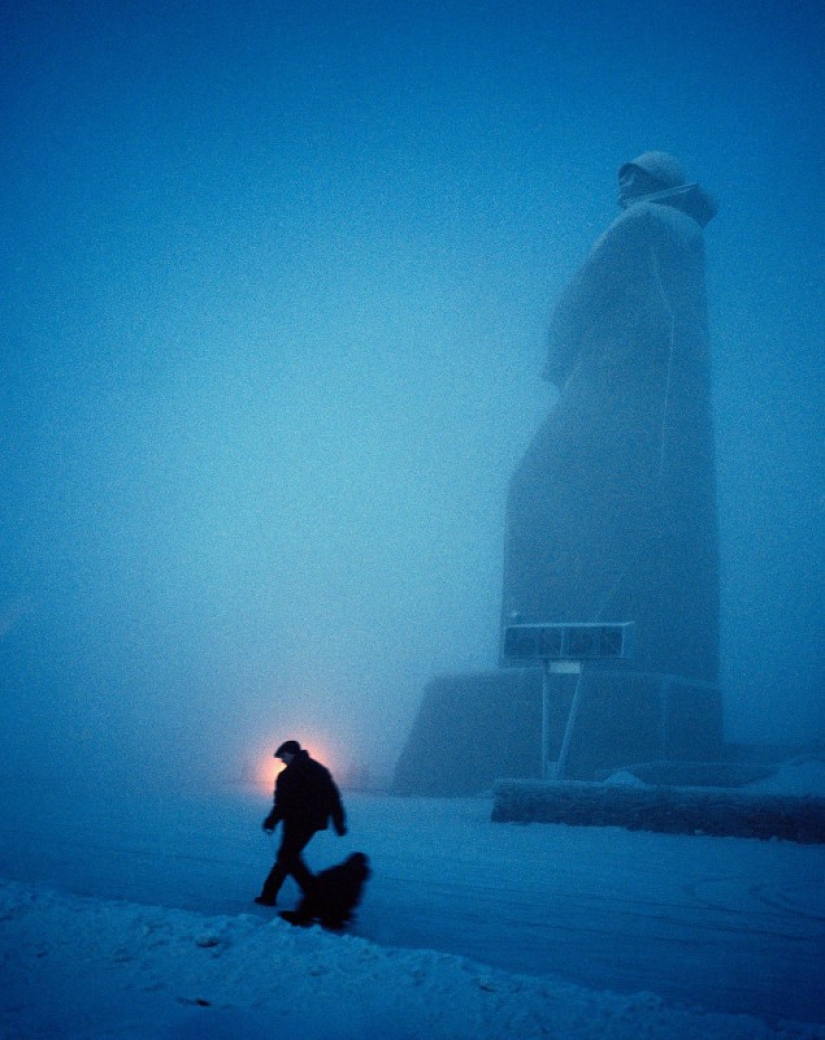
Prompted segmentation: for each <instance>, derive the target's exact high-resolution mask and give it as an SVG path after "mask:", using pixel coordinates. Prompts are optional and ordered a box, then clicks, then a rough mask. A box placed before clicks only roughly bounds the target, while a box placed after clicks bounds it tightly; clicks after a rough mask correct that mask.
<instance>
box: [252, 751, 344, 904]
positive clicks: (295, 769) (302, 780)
mask: <svg viewBox="0 0 825 1040" xmlns="http://www.w3.org/2000/svg"><path fill="white" fill-rule="evenodd" d="M274 757H275V758H279V759H280V760H281V761H282V762H283V763H284V766H285V767H286V768H285V769H283V770H282V771H281V772H280V773H279V774H278V777H277V779H276V781H275V799H274V803H273V806H272V811H271V812H270V814H269V815H268V816H267V818H266V819H265V820H264V822H263V829H264V830H265V831H266V832H267V833H268V834H271V833H272V832H273V831H274V830H275V827H276V826H277V825H278V824H279V823H281V824H282V825H283V826H282V829H281V844H280V847H279V849H278V854H277V856H276V858H275V865H274V866H273V868H272V870H271V871H270V872H269V876H268V877H267V879H266V881H265V882H264V886H263V890H262V891H261V894H260V895H259V896H257V897H256V898H255V902H256V903H260V904H261V905H262V906H275V904H276V901H277V897H278V892H279V890H280V888H281V885H282V884H283V883H284V880H285V879H286V877H287V875H288V874H291V875H292V877H293V878H295V881H296V882H297V884H298V886H299V888H300V889H301V891H302V892H303V893H304V894H305V895H306V894H307V893H308V892H309V890H310V888H311V887H312V880H313V875H312V872H311V871H310V869H309V867H307V865H306V863H305V862H304V860H303V858H302V856H301V853H302V852H303V851H304V849H305V848H306V847H307V845H308V844H309V842H310V840H311V839H312V837H313V835H314V834H315V833H316V832H317V831H323V830H326V829H327V827H328V826H329V821H330V819H331V820H332V825H333V827H334V828H335V831H336V833H337V834H339V835H340V836H341V837H343V836H344V835H345V834H346V833H347V827H346V817H345V815H344V806H343V804H342V802H341V795H340V792H339V791H338V788H337V787H336V785H335V781H334V780H333V779H332V775H331V773H330V772H329V770H328V769H327V768H326V767H325V766H323V765H321V763H320V762H316V761H315V759H313V758H310V756H309V752H307V751H304V750H303V748H302V747H301V745H300V744H299V743H298V741H297V740H287V741H285V742H284V743H283V744H281V746H280V747H279V748H278V750H277V751H276V752H275V756H274Z"/></svg>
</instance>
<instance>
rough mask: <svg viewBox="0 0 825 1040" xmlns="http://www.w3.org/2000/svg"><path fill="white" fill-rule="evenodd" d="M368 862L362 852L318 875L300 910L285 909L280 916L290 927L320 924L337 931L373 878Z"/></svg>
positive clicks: (349, 916)
mask: <svg viewBox="0 0 825 1040" xmlns="http://www.w3.org/2000/svg"><path fill="white" fill-rule="evenodd" d="M368 864H369V861H368V859H367V857H366V856H365V855H364V853H363V852H354V853H353V854H352V855H351V856H348V857H347V859H345V860H344V862H343V863H339V864H338V865H337V866H335V867H330V868H329V869H328V870H322V871H321V872H320V873H319V874H316V875H315V878H314V879H313V881H312V885H311V886H310V888H309V890H308V891H307V893H306V894H305V895H304V897H303V899H302V900H301V902H300V904H299V906H298V909H297V910H291V911H290V910H284V911H282V912H281V917H283V918H284V920H285V921H289V922H290V923H291V924H298V925H310V924H312V923H313V922H315V921H318V922H319V923H320V924H321V926H322V927H323V928H329V929H332V930H334V931H337V930H339V929H341V928H343V927H344V926H345V925H346V924H347V922H348V921H349V920H350V919H351V918H352V914H353V911H354V910H355V907H356V906H357V905H358V903H359V902H360V901H361V895H362V892H363V889H364V885H365V883H366V882H367V880H368V878H369V876H370V868H369V865H368Z"/></svg>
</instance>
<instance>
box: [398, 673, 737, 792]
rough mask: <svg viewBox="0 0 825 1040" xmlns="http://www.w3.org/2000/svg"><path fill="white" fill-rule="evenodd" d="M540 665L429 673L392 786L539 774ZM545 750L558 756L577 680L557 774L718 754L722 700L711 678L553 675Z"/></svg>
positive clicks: (590, 774)
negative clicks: (570, 726)
mask: <svg viewBox="0 0 825 1040" xmlns="http://www.w3.org/2000/svg"><path fill="white" fill-rule="evenodd" d="M542 679H543V675H542V670H541V669H539V668H525V669H520V670H517V671H516V670H513V671H509V670H508V671H504V670H502V671H496V672H489V673H480V674H475V675H452V676H441V677H438V678H434V679H433V680H431V681H430V682H429V683H428V684H427V687H426V688H425V691H424V698H423V701H422V704H421V708H420V709H419V713H418V717H417V718H416V720H415V723H414V724H413V728H412V732H411V733H410V736H409V738H408V740H407V743H406V745H405V747H404V749H403V751H402V753H401V756H400V758H399V761H398V764H397V766H396V769H395V775H394V778H393V784H392V791H393V793H395V794H404V795H412V794H415V795H437V796H440V797H445V796H447V797H449V796H457V795H472V794H482V793H484V792H487V791H490V790H492V787H493V784H494V782H495V781H496V779H498V778H499V777H502V776H508V777H512V778H514V779H541V778H542V775H543V769H542V761H541V756H542ZM549 681H550V691H549V692H550V699H549V709H550V710H549V718H548V723H549V741H548V745H549V746H548V751H549V755H550V758H551V759H553V758H556V759H557V758H558V756H559V753H560V751H561V746H562V741H563V739H564V733H565V729H566V726H567V721H568V718H569V715H570V707H571V704H572V701H573V696H574V694H575V690H576V683H577V682H581V690H580V698H579V709H578V713H577V716H576V720H575V723H574V726H573V730H572V733H571V739H570V745H569V751H568V756H567V762H566V771H565V778H566V779H573V780H593V779H595V778H597V777H600V776H604V775H605V773H606V772H610V771H614V770H618V769H621V768H622V767H623V766H626V765H629V764H631V763H633V764H635V763H640V762H661V761H682V762H702V761H708V762H709V761H718V760H719V759H720V757H721V756H722V699H721V694H720V691H719V688H718V687H717V686H715V685H713V684H710V683H704V682H700V681H698V680H692V679H688V678H684V677H679V676H670V675H660V674H657V673H649V672H644V673H641V672H632V671H630V670H627V671H624V670H622V671H619V670H609V671H608V670H603V671H595V670H594V671H588V670H587V668H585V671H584V672H583V673H582V674H581V675H580V676H576V675H551V676H550V677H549Z"/></svg>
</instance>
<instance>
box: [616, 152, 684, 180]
mask: <svg viewBox="0 0 825 1040" xmlns="http://www.w3.org/2000/svg"><path fill="white" fill-rule="evenodd" d="M630 166H635V167H637V168H638V169H640V170H644V172H645V173H646V174H648V175H649V176H650V177H653V178H654V180H656V181H658V182H659V183H660V184H661V185H662V188H679V187H681V186H682V185H683V184H684V183H685V171H684V170H683V169H682V164H681V163H680V162H679V160H678V159H676V158H674V157H673V156H672V155H668V153H667V152H642V154H641V155H640V156H638V157H637V158H636V159H634V160H633V161H632V162H627V163H625V164H624V165H623V166H621V167H620V168H619V177H621V176H622V174H623V173H624V172H625V170H627V169H628V167H630Z"/></svg>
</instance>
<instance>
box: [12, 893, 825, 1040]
mask: <svg viewBox="0 0 825 1040" xmlns="http://www.w3.org/2000/svg"><path fill="white" fill-rule="evenodd" d="M0 951H1V952H2V958H3V971H2V982H0V1034H1V1035H2V1036H3V1037H4V1038H6V1040H35V1038H36V1040H43V1038H45V1037H71V1038H72V1040H91V1038H95V1040H109V1038H111V1040H115V1038H138V1037H139V1038H141V1040H156V1038H167V1040H194V1038H196V1037H197V1038H198V1040H230V1038H231V1040H264V1038H266V1040H271V1038H272V1037H273V1036H279V1035H280V1036H284V1035H295V1036H300V1037H301V1038H302V1040H356V1038H367V1037H369V1038H377V1040H419V1038H421V1037H427V1038H428V1040H448V1038H449V1040H462V1038H467V1040H471V1038H472V1040H501V1038H502V1037H519V1038H521V1040H530V1038H533V1037H536V1038H538V1037H542V1038H545V1040H546V1038H548V1037H552V1038H557V1040H574V1038H575V1040H590V1038H592V1040H640V1038H641V1037H645V1038H648V1040H656V1038H661V1040H689V1038H690V1040H769V1038H773V1040H823V1038H825V1028H823V1027H818V1026H806V1025H798V1024H793V1023H788V1024H784V1025H777V1026H770V1025H768V1024H766V1023H764V1022H761V1021H759V1020H757V1019H755V1018H752V1017H749V1016H744V1015H725V1014H708V1013H705V1012H703V1011H701V1010H699V1009H690V1008H679V1007H674V1006H672V1005H668V1004H667V1003H666V1002H664V1001H663V1000H661V999H660V998H658V997H656V996H653V995H650V994H637V995H633V996H618V995H614V994H610V993H602V992H599V993H596V992H591V991H588V990H585V989H582V988H578V987H576V986H573V985H571V984H569V983H566V982H562V981H560V980H557V979H556V978H554V977H552V976H551V977H547V976H545V977H543V978H533V977H527V976H519V975H510V974H506V973H504V972H500V971H496V970H493V969H490V968H486V967H483V966H481V965H478V964H476V963H473V962H472V961H469V960H466V959H464V958H461V957H456V956H452V955H449V954H443V953H436V952H432V951H420V950H419V951H410V950H403V951H402V950H398V949H387V948H383V947H380V946H377V945H375V944H373V943H371V942H368V941H367V940H364V939H361V938H357V937H354V936H348V935H343V936H339V935H330V934H327V933H324V932H322V931H320V930H319V929H317V928H313V929H310V930H305V929H298V928H292V927H291V926H289V925H287V924H286V923H284V922H282V921H280V920H278V919H275V920H271V919H264V918H262V917H258V916H255V915H252V914H241V915H239V916H237V917H228V916H222V917H214V916H213V917H205V916H201V915H198V914H195V913H191V912H188V911H182V910H169V909H160V908H152V907H145V906H137V905H132V904H128V903H115V902H104V901H100V900H91V899H86V898H81V897H76V896H69V895H62V894H57V893H55V892H52V891H50V890H48V889H44V888H39V887H32V886H24V885H18V884H0Z"/></svg>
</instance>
